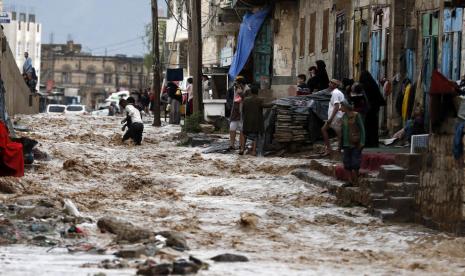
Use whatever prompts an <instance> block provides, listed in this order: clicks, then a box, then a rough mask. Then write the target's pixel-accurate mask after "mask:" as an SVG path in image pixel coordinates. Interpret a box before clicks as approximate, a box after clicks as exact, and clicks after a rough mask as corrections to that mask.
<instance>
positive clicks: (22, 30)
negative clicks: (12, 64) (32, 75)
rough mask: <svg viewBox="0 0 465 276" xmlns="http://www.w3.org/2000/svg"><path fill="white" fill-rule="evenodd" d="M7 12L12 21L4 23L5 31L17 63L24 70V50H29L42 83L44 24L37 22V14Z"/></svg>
mask: <svg viewBox="0 0 465 276" xmlns="http://www.w3.org/2000/svg"><path fill="white" fill-rule="evenodd" d="M6 13H7V14H8V15H9V18H10V23H7V24H2V26H3V32H4V33H5V36H6V38H7V41H8V44H9V45H10V49H11V51H12V52H13V55H14V56H15V60H16V64H17V65H18V67H19V69H20V70H21V72H22V69H23V64H24V61H25V58H24V52H28V53H29V57H30V58H31V59H32V66H33V67H34V68H35V69H36V74H37V77H38V78H39V82H38V83H40V75H41V70H40V61H41V45H42V40H41V38H42V24H40V23H39V22H37V18H36V16H35V14H27V13H22V12H16V11H10V12H6Z"/></svg>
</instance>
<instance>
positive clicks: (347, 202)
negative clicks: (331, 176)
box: [336, 187, 365, 206]
mask: <svg viewBox="0 0 465 276" xmlns="http://www.w3.org/2000/svg"><path fill="white" fill-rule="evenodd" d="M336 197H337V201H338V204H339V205H342V206H351V205H365V204H364V203H365V202H364V200H363V194H362V193H361V191H360V188H359V187H344V188H340V189H338V190H337V192H336Z"/></svg>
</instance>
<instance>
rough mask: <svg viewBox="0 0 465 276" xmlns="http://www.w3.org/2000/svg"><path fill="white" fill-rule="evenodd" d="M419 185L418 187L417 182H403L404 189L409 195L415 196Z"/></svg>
mask: <svg viewBox="0 0 465 276" xmlns="http://www.w3.org/2000/svg"><path fill="white" fill-rule="evenodd" d="M419 187H420V184H419V183H409V182H405V183H404V191H405V192H406V193H407V194H408V195H409V196H415V194H416V193H417V191H418V188H419Z"/></svg>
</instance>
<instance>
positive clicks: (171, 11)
mask: <svg viewBox="0 0 465 276" xmlns="http://www.w3.org/2000/svg"><path fill="white" fill-rule="evenodd" d="M184 2H185V0H183V1H182V2H181V6H182V5H184ZM165 3H166V6H167V8H168V11H169V13H171V16H173V19H174V20H175V21H176V22H177V23H178V25H179V26H181V28H182V29H184V30H186V31H189V30H188V29H187V28H186V27H184V25H182V22H179V19H178V18H177V17H176V15H174V12H173V10H171V8H170V4H169V3H168V0H165ZM187 16H189V15H187ZM181 17H182V15H181ZM181 21H182V18H181Z"/></svg>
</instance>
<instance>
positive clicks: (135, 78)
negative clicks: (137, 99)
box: [41, 41, 148, 108]
mask: <svg viewBox="0 0 465 276" xmlns="http://www.w3.org/2000/svg"><path fill="white" fill-rule="evenodd" d="M81 49H82V46H81V45H80V44H75V43H74V42H73V41H68V42H67V43H66V44H43V45H42V65H41V71H42V85H45V86H47V87H48V89H50V88H51V87H53V86H57V87H64V88H74V89H78V90H79V95H80V96H81V99H82V100H81V102H82V103H84V104H86V105H87V106H89V107H94V108H95V107H96V105H97V104H98V103H99V102H101V101H103V99H104V98H106V97H107V96H108V94H109V93H112V92H116V91H118V90H130V91H133V90H140V89H143V88H145V87H146V85H147V83H148V82H147V81H148V76H147V70H146V68H145V67H144V62H143V59H142V58H133V57H126V56H123V55H117V56H93V55H90V54H86V53H84V52H82V51H81Z"/></svg>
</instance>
